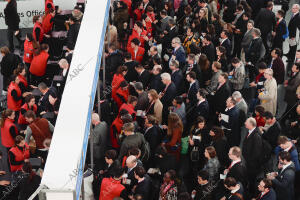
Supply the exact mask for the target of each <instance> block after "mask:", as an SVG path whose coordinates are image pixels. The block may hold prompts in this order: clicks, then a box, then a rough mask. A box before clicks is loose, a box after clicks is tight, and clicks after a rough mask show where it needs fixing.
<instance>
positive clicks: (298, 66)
mask: <svg viewBox="0 0 300 200" xmlns="http://www.w3.org/2000/svg"><path fill="white" fill-rule="evenodd" d="M294 65H295V66H296V69H297V70H300V63H299V62H296V63H294Z"/></svg>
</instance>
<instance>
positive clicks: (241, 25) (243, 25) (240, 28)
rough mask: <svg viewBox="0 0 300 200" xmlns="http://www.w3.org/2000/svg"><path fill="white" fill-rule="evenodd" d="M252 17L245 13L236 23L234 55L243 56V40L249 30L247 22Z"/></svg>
mask: <svg viewBox="0 0 300 200" xmlns="http://www.w3.org/2000/svg"><path fill="white" fill-rule="evenodd" d="M249 19H250V14H249V13H243V14H242V15H241V16H240V17H239V18H238V20H237V22H236V23H235V31H234V48H233V54H232V57H235V56H236V57H238V58H241V50H242V46H241V43H242V40H243V37H244V35H245V33H246V32H247V24H248V21H249Z"/></svg>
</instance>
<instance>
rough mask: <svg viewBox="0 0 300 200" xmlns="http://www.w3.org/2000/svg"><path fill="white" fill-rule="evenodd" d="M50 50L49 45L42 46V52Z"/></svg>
mask: <svg viewBox="0 0 300 200" xmlns="http://www.w3.org/2000/svg"><path fill="white" fill-rule="evenodd" d="M47 49H49V45H48V44H42V45H41V50H47Z"/></svg>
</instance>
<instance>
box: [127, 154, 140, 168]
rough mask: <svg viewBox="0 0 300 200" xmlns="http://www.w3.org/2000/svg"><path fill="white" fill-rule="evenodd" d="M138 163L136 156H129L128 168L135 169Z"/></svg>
mask: <svg viewBox="0 0 300 200" xmlns="http://www.w3.org/2000/svg"><path fill="white" fill-rule="evenodd" d="M136 163H137V159H136V157H135V156H132V155H131V156H128V158H127V159H126V166H127V167H128V168H133V167H134V166H135V165H136Z"/></svg>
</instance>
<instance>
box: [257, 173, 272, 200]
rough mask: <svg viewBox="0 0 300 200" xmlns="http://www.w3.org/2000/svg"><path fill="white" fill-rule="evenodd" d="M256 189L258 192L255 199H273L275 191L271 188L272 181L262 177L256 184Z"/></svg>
mask: <svg viewBox="0 0 300 200" xmlns="http://www.w3.org/2000/svg"><path fill="white" fill-rule="evenodd" d="M258 191H259V192H260V193H259V195H258V196H257V198H256V200H275V199H276V193H275V191H274V189H273V188H272V181H271V180H270V179H267V178H264V179H263V180H261V181H260V183H259V185H258Z"/></svg>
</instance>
